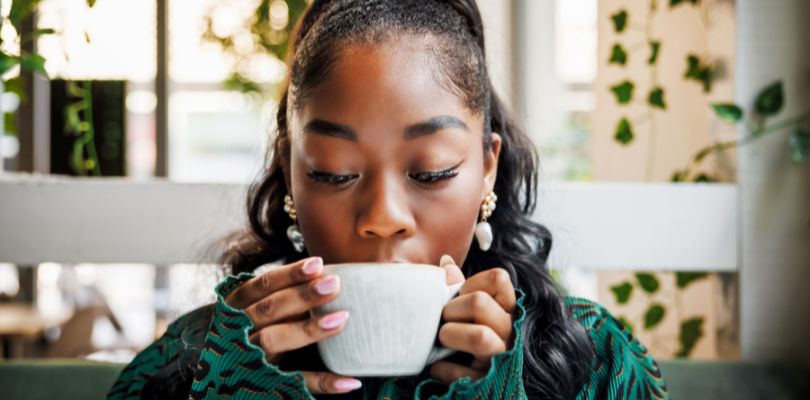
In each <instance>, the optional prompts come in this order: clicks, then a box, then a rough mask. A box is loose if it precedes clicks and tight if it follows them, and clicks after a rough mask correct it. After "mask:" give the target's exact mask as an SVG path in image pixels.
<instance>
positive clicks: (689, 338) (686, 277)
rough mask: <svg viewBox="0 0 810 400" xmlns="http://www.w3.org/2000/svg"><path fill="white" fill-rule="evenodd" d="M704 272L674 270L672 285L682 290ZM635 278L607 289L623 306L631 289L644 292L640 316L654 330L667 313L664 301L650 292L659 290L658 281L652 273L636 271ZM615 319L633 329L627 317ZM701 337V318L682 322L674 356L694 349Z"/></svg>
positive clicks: (679, 355) (659, 283) (685, 354)
mask: <svg viewBox="0 0 810 400" xmlns="http://www.w3.org/2000/svg"><path fill="white" fill-rule="evenodd" d="M707 276H708V273H706V272H693V271H684V272H676V273H675V285H676V286H677V288H678V290H679V291H682V290H684V289H685V288H686V287H687V286H689V285H690V284H691V283H692V282H695V281H697V280H700V279H703V278H706V277H707ZM634 277H635V279H631V280H626V281H623V282H620V283H617V284H615V285H613V286H611V287H610V291H611V292H612V293H613V296H614V297H615V299H616V302H617V303H618V304H619V305H625V304H628V303H629V302H630V297H631V295H632V294H633V291H634V288H635V287H639V288H640V289H641V290H642V292H643V293H645V294H647V297H646V299H648V300H649V302H648V304H647V309H646V310H645V311H644V315H643V316H642V320H643V324H644V329H645V330H653V329H655V327H657V326H659V325H660V324H661V322H663V320H664V319H665V318H666V316H667V308H666V306H665V305H664V304H662V303H660V302H658V301H653V300H652V297H650V296H651V295H653V294H655V293H658V292H659V290H660V289H661V282H660V281H659V279H658V277H657V276H656V274H654V273H648V272H638V273H636V274H635V275H634ZM616 319H617V320H618V321H619V322H620V323H621V324H622V325H623V326H624V327H625V328H627V329H628V330H630V331H631V332H632V331H633V327H632V325H631V324H630V322H629V321H628V320H627V318H625V317H623V316H620V315H617V317H616ZM702 336H703V318H702V317H694V318H690V319H686V320H683V321H681V324H680V332H679V342H680V348H679V350H678V352H677V354H676V356H677V357H687V356H688V355H689V353H690V352H691V351H692V349H693V348H694V346H695V344H696V343H697V341H698V340H699V339H700V338H701V337H702Z"/></svg>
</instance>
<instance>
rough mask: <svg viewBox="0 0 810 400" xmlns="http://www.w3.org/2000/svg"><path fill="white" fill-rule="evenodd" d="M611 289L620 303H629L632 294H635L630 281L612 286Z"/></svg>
mask: <svg viewBox="0 0 810 400" xmlns="http://www.w3.org/2000/svg"><path fill="white" fill-rule="evenodd" d="M610 291H612V292H613V295H614V296H616V302H617V303H619V304H627V302H628V301H629V300H630V295H631V294H633V285H631V284H630V282H624V283H621V284H618V285H614V286H611V287H610Z"/></svg>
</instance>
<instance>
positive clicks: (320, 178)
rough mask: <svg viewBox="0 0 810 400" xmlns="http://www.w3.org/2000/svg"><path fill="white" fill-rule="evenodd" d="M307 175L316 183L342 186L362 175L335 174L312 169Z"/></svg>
mask: <svg viewBox="0 0 810 400" xmlns="http://www.w3.org/2000/svg"><path fill="white" fill-rule="evenodd" d="M307 176H308V177H309V178H310V179H312V180H313V181H314V182H315V183H320V184H324V185H328V186H340V185H343V184H346V183H349V182H351V181H353V180H355V179H357V178H358V177H359V176H360V175H357V174H353V175H335V174H330V173H328V172H321V171H311V172H307Z"/></svg>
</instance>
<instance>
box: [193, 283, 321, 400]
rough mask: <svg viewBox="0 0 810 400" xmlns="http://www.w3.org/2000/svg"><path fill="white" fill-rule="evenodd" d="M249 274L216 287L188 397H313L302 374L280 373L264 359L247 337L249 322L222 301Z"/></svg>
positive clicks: (250, 327)
mask: <svg viewBox="0 0 810 400" xmlns="http://www.w3.org/2000/svg"><path fill="white" fill-rule="evenodd" d="M252 276H253V275H251V274H247V273H243V274H240V275H239V276H236V277H234V276H229V277H228V278H227V279H226V280H225V281H223V282H222V283H220V284H219V285H218V286H217V289H216V293H217V302H216V304H215V306H214V316H213V319H212V320H211V325H210V326H209V329H208V334H207V335H206V337H205V343H204V349H203V351H202V354H201V355H200V361H199V363H198V364H197V368H196V371H195V374H194V381H193V383H192V386H191V392H190V396H189V398H191V399H213V398H222V397H228V398H231V399H254V398H255V399H259V398H261V399H268V398H269V399H314V398H313V397H312V395H311V394H310V393H309V391H308V390H307V388H306V383H305V381H304V375H303V374H301V373H300V372H298V371H295V372H284V371H281V370H280V369H279V368H278V367H277V366H275V365H273V364H270V363H268V362H267V360H266V358H265V354H264V351H263V350H262V349H261V348H260V347H259V346H256V345H255V344H253V343H252V342H250V341H249V340H248V332H249V331H250V330H251V329H252V328H253V322H252V321H251V320H250V318H248V316H247V314H245V313H244V312H242V311H241V310H238V309H235V308H233V307H231V306H229V305H228V304H227V303H226V302H225V297H226V296H227V295H228V294H230V293H231V292H232V291H233V290H235V289H236V288H237V287H239V286H240V285H241V284H242V283H244V282H245V281H247V280H248V279H250V278H251V277H252Z"/></svg>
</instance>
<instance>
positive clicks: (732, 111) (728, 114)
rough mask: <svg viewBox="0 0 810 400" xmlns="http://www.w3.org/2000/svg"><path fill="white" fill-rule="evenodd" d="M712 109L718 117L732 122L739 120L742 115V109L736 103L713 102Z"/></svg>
mask: <svg viewBox="0 0 810 400" xmlns="http://www.w3.org/2000/svg"><path fill="white" fill-rule="evenodd" d="M712 109H713V110H714V113H715V114H716V115H717V116H718V117H720V118H722V119H724V120H726V121H727V122H730V123H732V124H736V123H737V122H740V121H741V120H742V117H743V110H742V109H741V108H740V107H738V106H737V105H736V104H730V103H715V104H712Z"/></svg>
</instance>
